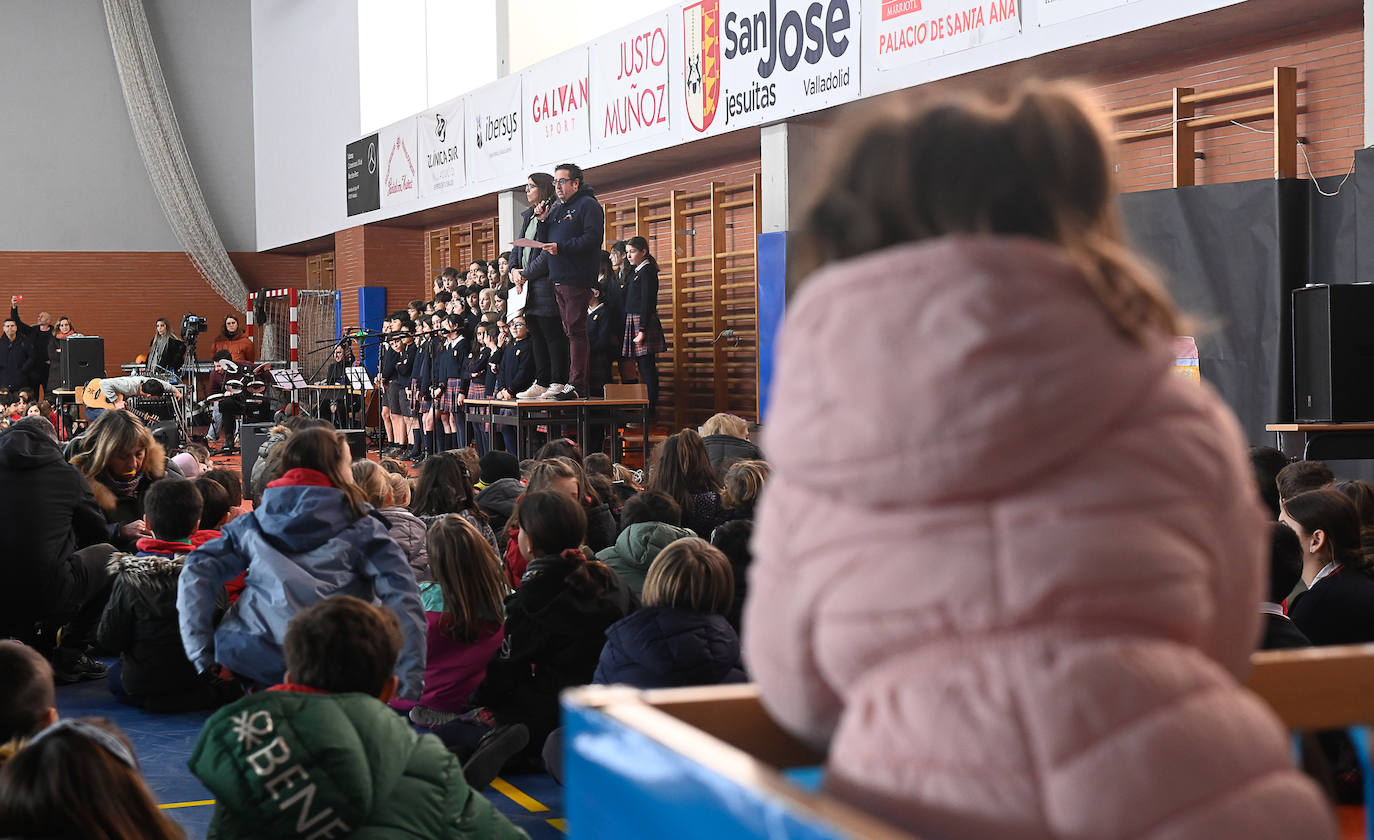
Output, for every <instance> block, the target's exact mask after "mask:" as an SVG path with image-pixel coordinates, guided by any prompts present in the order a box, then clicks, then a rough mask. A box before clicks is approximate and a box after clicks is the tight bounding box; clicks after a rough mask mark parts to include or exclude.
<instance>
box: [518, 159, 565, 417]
mask: <svg viewBox="0 0 1374 840" xmlns="http://www.w3.org/2000/svg"><path fill="white" fill-rule="evenodd" d="M525 199H526V200H527V201H529V203H530V206H529V208H527V209H526V210H525V212H524V214H523V215H522V216H521V217H520V238H522V239H532V240H534V241H535V242H546V241H548V235H549V215H550V214H551V213H552V212H553V207H554V201H555V200H556V199H557V196H555V195H554V186H553V176H552V175H550V174H549V173H547V172H534V173H531V174H530V177H529V178H527V179H525ZM510 264H511V278H512V280H513V281H514V282H517V283H522V284H523V288H524V290H525V298H524V301H523V303H522V305H521V311H522V312H523V313H524V315H525V324H526V326H527V327H528V328H529V331H530V352H531V353H533V354H534V383H533V384H531V385H530V387H528V388H526V389H525V390H523V391H520V392H519V393H517V394H516V395H515V397H516V399H521V400H531V399H537V398H539V397H542V396H543V395H544V394H545V393H547V392H550V391H552V392H554V393H555V394H558V393H561V392H562V390H563V388H564V383H566V382H567V381H568V336H567V335H566V334H565V333H564V332H563V320H562V319H561V318H560V317H559V315H558V300H557V298H556V297H555V296H554V290H553V280H552V279H550V277H549V255H548V254H547V253H545V252H544V251H543V250H542V249H540V248H534V247H524V246H521V247H517V248H512V249H511V255H510Z"/></svg>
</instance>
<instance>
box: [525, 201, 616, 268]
mask: <svg viewBox="0 0 1374 840" xmlns="http://www.w3.org/2000/svg"><path fill="white" fill-rule="evenodd" d="M548 223H549V238H548V240H547V241H549V242H554V243H557V244H558V253H557V254H550V255H549V277H550V278H552V280H553V282H554V283H557V284H561V285H564V286H583V287H587V288H590V287H591V285H592V284H593V283H595V282H596V278H597V275H598V274H599V273H600V269H601V243H602V242H603V241H604V240H605V238H606V214H605V213H604V212H603V211H602V209H601V202H599V201H597V200H596V192H595V191H593V190H592V188H591V187H589V186H586V185H585V184H584V185H583V186H582V188H581V189H579V190H578V191H577V192H575V193H573V195H572V196H571V197H570V198H569V199H568V200H567V201H565V202H563V203H561V204H555V205H554V207H553V212H551V213H549V218H548ZM532 292H533V289H531V293H532Z"/></svg>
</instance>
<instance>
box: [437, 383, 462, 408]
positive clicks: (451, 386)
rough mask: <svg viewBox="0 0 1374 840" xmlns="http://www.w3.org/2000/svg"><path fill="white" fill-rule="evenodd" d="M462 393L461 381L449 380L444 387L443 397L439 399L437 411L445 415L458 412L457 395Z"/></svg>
mask: <svg viewBox="0 0 1374 840" xmlns="http://www.w3.org/2000/svg"><path fill="white" fill-rule="evenodd" d="M462 392H463V380H461V379H450V380H449V381H448V382H447V383H445V385H444V395H443V396H442V397H440V398H439V410H440V411H442V412H443V413H445V414H452V413H453V412H455V411H457V410H458V399H457V395H458V394H461V393H462Z"/></svg>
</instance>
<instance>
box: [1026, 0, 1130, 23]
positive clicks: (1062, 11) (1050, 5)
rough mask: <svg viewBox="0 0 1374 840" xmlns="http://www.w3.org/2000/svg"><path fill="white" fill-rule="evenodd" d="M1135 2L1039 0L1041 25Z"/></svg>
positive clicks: (1128, 0) (1060, 21) (1116, 0)
mask: <svg viewBox="0 0 1374 840" xmlns="http://www.w3.org/2000/svg"><path fill="white" fill-rule="evenodd" d="M1134 2H1136V0H1038V4H1039V6H1040V25H1041V26H1053V25H1054V24H1056V23H1063V22H1064V21H1066V20H1073V19H1074V18H1081V17H1086V16H1088V15H1092V14H1096V13H1098V12H1105V11H1106V10H1107V9H1115V8H1116V7H1117V6H1125V5H1126V4H1127V3H1134Z"/></svg>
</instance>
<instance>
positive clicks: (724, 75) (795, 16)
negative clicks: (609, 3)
mask: <svg viewBox="0 0 1374 840" xmlns="http://www.w3.org/2000/svg"><path fill="white" fill-rule="evenodd" d="M859 1H860V0H827V2H820V0H810V2H808V0H697V2H693V3H689V4H688V5H686V6H685V7H684V8H683V9H682V40H683V66H682V68H681V70H679V71H675V72H679V73H680V74H681V77H680V81H679V82H677V83H676V84H678V85H680V86H681V90H682V91H683V98H684V101H685V104H686V116H687V122H688V124H689V125H690V128H683V129H682V133H683V134H684V135H686V136H688V137H691V136H693V135H700V134H707V133H711V134H714V133H718V132H721V131H729V130H731V129H735V128H742V127H744V126H747V125H758V124H759V123H764V122H770V121H772V120H778V119H782V118H784V117H788V116H791V115H793V114H800V113H805V112H807V111H815V110H817V109H820V108H825V107H827V106H829V105H833V104H835V103H837V102H844V101H849V100H852V99H857V98H858V96H859Z"/></svg>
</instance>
